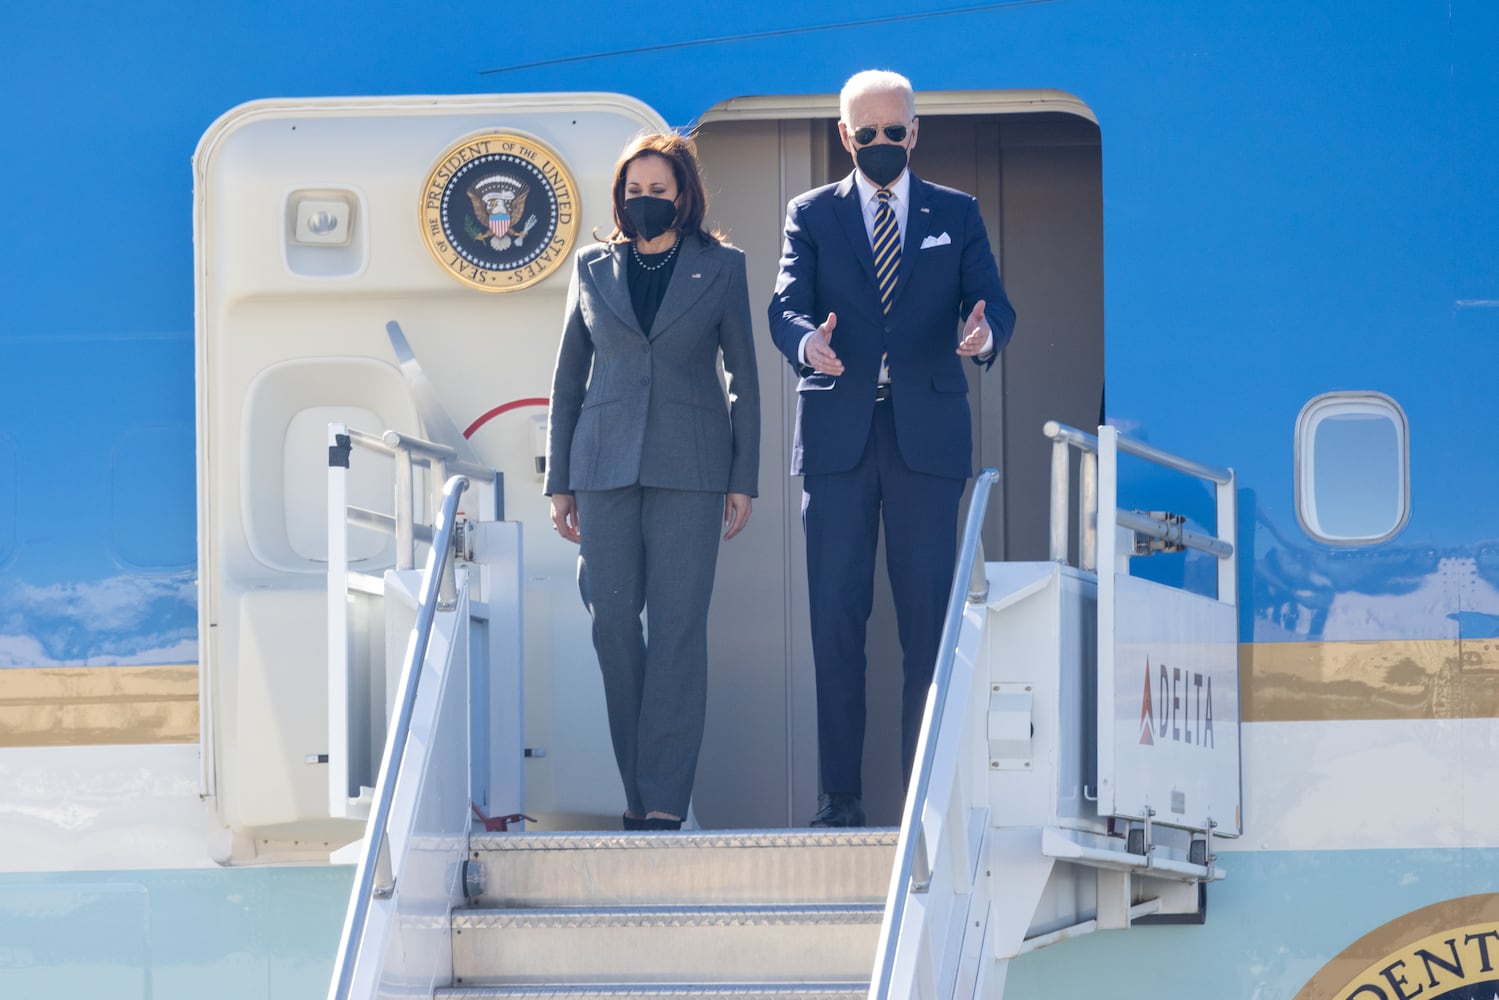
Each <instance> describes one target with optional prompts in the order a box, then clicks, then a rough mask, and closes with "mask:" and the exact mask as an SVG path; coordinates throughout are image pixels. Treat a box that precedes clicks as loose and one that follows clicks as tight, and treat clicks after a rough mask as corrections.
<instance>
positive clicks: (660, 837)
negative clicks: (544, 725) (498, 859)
mask: <svg viewBox="0 0 1499 1000" xmlns="http://www.w3.org/2000/svg"><path fill="white" fill-rule="evenodd" d="M899 840H900V827H898V826H864V827H843V828H829V829H811V828H804V827H800V828H792V829H763V830H689V831H675V832H673V831H659V832H655V831H653V832H638V831H624V830H564V831H558V832H544V831H535V832H533V831H526V832H519V831H517V832H515V833H472V834H470V835H469V839H468V843H469V849H470V850H475V851H481V850H489V851H496V850H510V851H566V850H602V849H610V848H614V849H618V848H625V847H631V848H634V847H641V848H646V847H652V848H682V847H694V848H708V847H744V848H751V847H894V846H895V845H896V843H897V842H898V841H899Z"/></svg>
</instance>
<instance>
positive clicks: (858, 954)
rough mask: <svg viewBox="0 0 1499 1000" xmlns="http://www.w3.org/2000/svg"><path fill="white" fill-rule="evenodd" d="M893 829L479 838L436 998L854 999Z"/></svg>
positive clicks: (884, 886) (863, 987) (874, 929)
mask: <svg viewBox="0 0 1499 1000" xmlns="http://www.w3.org/2000/svg"><path fill="white" fill-rule="evenodd" d="M898 835H899V832H898V831H897V830H894V829H858V830H748V831H729V832H724V831H698V832H689V833H566V834H531V833H503V834H485V835H475V836H473V837H472V838H471V840H470V853H469V857H470V861H471V862H477V863H478V864H479V865H480V866H481V868H482V872H483V879H482V881H483V888H482V890H481V892H480V894H479V895H478V896H477V897H476V898H475V899H474V900H473V901H472V905H470V906H469V907H466V908H463V909H459V910H455V911H454V912H453V914H452V938H451V940H452V945H453V972H454V978H453V985H452V986H451V987H448V988H444V989H439V990H438V991H437V992H436V994H435V996H436V997H439V998H444V1000H456V998H464V997H467V998H475V1000H476V998H484V997H490V998H501V997H505V998H511V1000H522V998H542V997H547V998H567V997H575V998H579V1000H582V998H593V997H660V998H663V1000H665V998H685V997H705V998H708V997H737V998H746V1000H756V998H764V1000H772V998H775V1000H790V998H799V1000H816V998H827V1000H833V998H839V1000H846V998H850V997H855V996H862V995H864V994H865V993H866V991H867V990H868V985H869V977H870V973H871V968H872V966H873V963H874V955H875V950H876V946H877V942H878V934H879V928H880V921H881V916H882V911H883V906H884V900H885V895H886V892H887V890H888V888H889V882H890V872H891V868H892V865H893V861H894V857H895V847H896V841H897V839H898Z"/></svg>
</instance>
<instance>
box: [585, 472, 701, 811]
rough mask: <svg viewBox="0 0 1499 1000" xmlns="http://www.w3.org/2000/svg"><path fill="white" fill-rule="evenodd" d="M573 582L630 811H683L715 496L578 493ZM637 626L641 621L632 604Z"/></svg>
mask: <svg viewBox="0 0 1499 1000" xmlns="http://www.w3.org/2000/svg"><path fill="white" fill-rule="evenodd" d="M577 504H578V528H579V530H580V532H581V535H582V545H581V548H580V553H579V557H578V588H579V590H580V591H581V592H582V594H583V603H584V604H586V605H587V606H588V610H589V613H590V614H591V615H592V616H593V648H594V649H595V651H597V653H598V657H599V669H600V671H601V672H602V673H603V675H604V702H605V705H606V706H607V708H608V711H609V734H610V737H611V738H612V740H613V743H614V757H615V761H616V762H617V763H618V764H619V776H620V778H621V779H622V780H623V781H624V786H625V803H626V805H627V806H628V807H629V810H630V812H632V813H633V814H635V815H636V816H644V815H646V814H647V813H648V812H652V811H657V812H665V813H670V814H672V815H673V816H686V815H687V804H688V802H689V800H690V799H691V798H692V781H693V778H694V776H695V775H696V772H697V758H698V750H699V749H700V748H701V746H702V742H703V717H704V714H705V713H706V711H707V704H708V603H709V600H710V599H711V598H712V596H713V571H714V566H715V564H716V563H717V561H718V540H719V533H720V531H721V530H722V526H723V512H724V495H723V494H722V493H703V492H697V491H692V490H666V489H654V488H651V487H642V486H629V487H626V488H624V489H618V490H605V491H600V492H586V491H583V490H579V491H578V492H577ZM642 609H643V610H644V611H645V619H646V627H645V629H644V630H643V629H642V627H641V618H640V615H641V611H642Z"/></svg>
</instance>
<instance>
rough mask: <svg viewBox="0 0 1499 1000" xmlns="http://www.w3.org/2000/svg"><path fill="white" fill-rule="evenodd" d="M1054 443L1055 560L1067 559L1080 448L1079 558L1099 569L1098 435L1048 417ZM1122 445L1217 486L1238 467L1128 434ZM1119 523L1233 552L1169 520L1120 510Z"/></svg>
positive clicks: (1215, 551)
mask: <svg viewBox="0 0 1499 1000" xmlns="http://www.w3.org/2000/svg"><path fill="white" fill-rule="evenodd" d="M1041 430H1042V433H1044V434H1045V435H1046V436H1047V437H1048V438H1050V439H1051V442H1052V453H1051V559H1052V561H1054V562H1061V563H1065V562H1067V507H1068V503H1069V500H1070V495H1071V492H1072V489H1071V475H1070V473H1069V471H1068V467H1067V450H1068V449H1069V448H1076V449H1077V450H1078V451H1079V452H1080V453H1081V455H1082V466H1081V472H1080V483H1079V491H1080V496H1079V500H1078V512H1077V514H1078V539H1079V544H1078V552H1079V557H1078V562H1079V565H1080V567H1081V568H1082V569H1085V570H1088V571H1090V572H1091V571H1093V570H1095V569H1097V557H1098V553H1097V551H1096V550H1097V527H1098V525H1097V520H1096V519H1097V515H1098V464H1097V461H1098V460H1097V456H1098V447H1099V445H1098V438H1097V437H1095V436H1094V435H1092V434H1089V433H1088V432H1087V431H1080V430H1078V429H1077V428H1076V427H1068V426H1067V425H1066V424H1063V423H1059V422H1057V421H1055V420H1048V421H1046V423H1045V424H1044V425H1043V426H1042V428H1041ZM1117 442H1118V449H1119V450H1120V451H1122V452H1124V453H1126V454H1128V455H1134V456H1135V457H1136V458H1143V459H1145V460H1146V461H1148V462H1154V463H1155V464H1156V465H1160V466H1163V467H1165V468H1167V469H1172V470H1174V471H1176V472H1181V473H1184V474H1186V475H1189V476H1196V477H1197V478H1198V479H1205V480H1207V481H1209V482H1211V483H1213V484H1215V485H1217V486H1225V485H1227V484H1228V483H1231V482H1233V477H1234V473H1233V470H1232V469H1226V468H1222V467H1220V466H1216V465H1207V464H1204V463H1202V462H1194V461H1193V460H1191V459H1189V458H1182V457H1181V456H1180V455H1173V454H1171V453H1170V452H1167V451H1162V450H1160V449H1159V448H1156V447H1155V446H1153V445H1148V444H1146V443H1145V442H1143V441H1136V440H1135V439H1134V438H1128V437H1125V436H1124V435H1123V434H1120V435H1118V438H1117ZM1115 520H1116V522H1117V523H1118V524H1119V525H1120V526H1121V527H1125V528H1129V529H1130V530H1132V531H1134V532H1136V533H1137V534H1140V535H1145V536H1148V537H1151V538H1158V539H1161V540H1162V541H1167V542H1171V543H1174V544H1178V545H1181V546H1184V547H1186V548H1189V549H1197V550H1198V551H1201V552H1207V553H1209V554H1210V555H1213V556H1216V557H1217V558H1219V559H1227V558H1229V557H1231V556H1232V555H1233V551H1234V547H1233V543H1231V542H1228V541H1225V540H1223V539H1219V538H1214V537H1213V536H1211V535H1206V534H1203V533H1201V532H1197V531H1193V530H1191V529H1190V528H1184V527H1181V526H1179V525H1170V524H1166V523H1164V522H1162V521H1160V520H1158V519H1156V518H1152V517H1150V516H1149V515H1146V514H1143V513H1140V512H1138V511H1124V510H1121V511H1117V512H1116V514H1115Z"/></svg>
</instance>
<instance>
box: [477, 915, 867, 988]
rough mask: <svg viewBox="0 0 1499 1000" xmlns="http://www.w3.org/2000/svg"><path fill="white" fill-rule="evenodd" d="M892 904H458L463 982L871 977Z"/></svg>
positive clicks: (841, 979) (833, 979) (761, 980)
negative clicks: (545, 906)
mask: <svg viewBox="0 0 1499 1000" xmlns="http://www.w3.org/2000/svg"><path fill="white" fill-rule="evenodd" d="M883 909H884V908H883V906H881V905H880V904H877V903H865V904H842V905H834V904H818V905H800V906H788V905H773V906H744V905H738V906H722V905H677V906H638V907H597V908H589V909H584V908H577V907H574V908H567V909H518V910H491V909H481V910H464V911H455V912H454V914H453V936H452V942H453V985H455V986H466V985H482V984H500V983H507V984H524V983H551V984H563V983H601V982H625V983H692V982H702V983H723V984H727V983H767V982H769V983H776V982H853V981H856V980H859V979H866V980H867V979H868V978H869V974H870V970H871V969H872V968H873V966H874V955H875V950H876V947H877V944H878V939H879V930H880V920H881V917H882V916H883Z"/></svg>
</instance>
